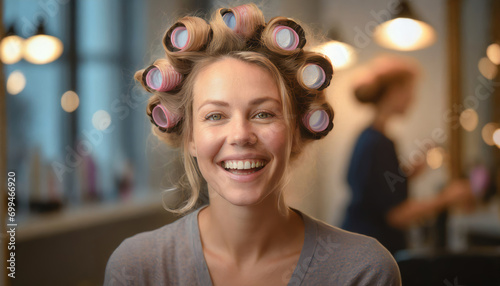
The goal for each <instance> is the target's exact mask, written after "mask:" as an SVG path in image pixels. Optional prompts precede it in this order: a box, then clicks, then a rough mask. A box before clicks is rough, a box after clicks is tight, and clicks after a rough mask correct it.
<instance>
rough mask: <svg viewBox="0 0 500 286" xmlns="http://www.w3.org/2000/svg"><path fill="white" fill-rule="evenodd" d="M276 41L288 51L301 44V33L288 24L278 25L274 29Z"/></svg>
mask: <svg viewBox="0 0 500 286" xmlns="http://www.w3.org/2000/svg"><path fill="white" fill-rule="evenodd" d="M273 40H274V43H275V44H276V45H277V46H278V47H280V48H282V49H283V50H286V51H293V50H295V49H296V48H297V47H298V46H299V35H298V34H297V32H295V30H294V29H292V28H290V27H287V26H277V27H276V28H274V30H273Z"/></svg>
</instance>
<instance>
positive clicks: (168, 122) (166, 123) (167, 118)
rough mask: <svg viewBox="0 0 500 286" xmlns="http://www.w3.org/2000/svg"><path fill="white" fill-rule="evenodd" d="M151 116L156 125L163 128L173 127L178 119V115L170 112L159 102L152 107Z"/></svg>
mask: <svg viewBox="0 0 500 286" xmlns="http://www.w3.org/2000/svg"><path fill="white" fill-rule="evenodd" d="M151 117H152V118H153V120H154V122H155V123H156V125H158V126H159V127H163V128H165V129H169V128H172V127H174V126H175V125H176V124H177V123H178V122H179V120H180V118H179V116H177V115H175V114H173V113H171V112H170V111H168V109H166V108H165V107H164V106H163V105H161V104H158V105H157V106H155V107H154V108H153V111H152V112H151Z"/></svg>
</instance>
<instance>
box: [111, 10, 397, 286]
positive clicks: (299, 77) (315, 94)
mask: <svg viewBox="0 0 500 286" xmlns="http://www.w3.org/2000/svg"><path fill="white" fill-rule="evenodd" d="M193 23H196V24H193ZM305 42H306V39H305V33H304V31H303V30H302V28H301V27H300V25H298V24H297V23H296V22H295V21H293V20H291V19H289V18H283V17H277V18H274V19H271V20H270V21H269V22H268V23H267V24H266V23H265V21H264V17H263V16H262V12H261V11H260V10H259V9H258V8H257V7H256V6H255V5H253V4H249V5H243V6H238V7H235V8H233V9H219V10H218V11H217V12H216V13H215V14H214V17H213V19H212V21H211V22H210V23H206V22H204V21H203V20H201V19H200V18H196V17H185V18H183V19H181V20H179V22H177V23H176V24H174V25H173V26H172V27H171V28H170V29H169V30H168V31H167V33H166V35H165V37H164V41H163V45H164V47H165V50H166V55H167V59H160V60H158V61H156V62H155V64H153V65H152V66H150V67H148V68H146V69H144V70H141V71H138V72H137V73H136V79H137V80H138V81H139V82H140V83H141V84H142V85H143V86H144V88H145V89H146V90H148V91H149V92H151V93H152V94H153V95H152V97H151V99H150V101H149V106H148V109H147V113H148V115H149V116H150V117H151V122H152V123H153V124H154V126H153V132H154V134H155V135H157V136H158V137H159V138H160V139H161V140H163V141H164V142H166V143H167V144H169V145H170V146H173V147H178V148H180V149H181V150H182V152H183V154H184V166H185V171H186V174H185V178H184V180H183V181H181V182H180V183H179V186H178V188H179V190H182V191H184V192H185V193H186V195H187V196H186V197H187V199H186V201H185V202H184V204H183V205H181V206H180V207H179V208H176V209H171V211H174V212H178V213H187V212H189V211H191V210H193V209H195V211H194V212H191V213H190V214H188V215H186V216H184V217H183V218H181V219H179V220H177V221H176V222H175V223H172V224H169V225H166V226H164V227H162V228H160V229H157V230H154V231H152V232H148V233H141V234H138V235H136V236H134V237H132V238H129V239H127V240H125V241H124V242H123V243H122V244H121V245H120V246H119V247H118V249H117V250H116V251H115V252H114V253H113V255H112V256H111V258H110V260H109V262H108V265H107V268H106V278H105V284H107V285H116V284H118V285H126V284H127V283H132V284H134V283H137V284H139V285H373V284H377V285H399V284H400V276H399V272H398V268H397V265H396V263H395V262H394V260H393V259H392V256H391V255H390V254H389V253H388V252H387V250H385V249H384V248H383V247H382V246H381V245H380V244H379V243H378V242H377V241H376V240H374V239H371V238H369V237H366V236H362V235H357V234H352V233H349V232H345V231H342V230H340V229H338V228H335V227H332V226H329V225H327V224H325V223H323V222H320V221H317V220H315V219H313V218H311V217H309V216H308V215H306V214H304V213H302V212H300V211H298V210H295V209H292V208H290V207H288V206H287V205H286V203H285V199H284V195H283V192H284V190H285V189H286V182H287V176H288V174H289V170H288V169H289V168H290V166H291V164H290V163H291V162H292V161H297V160H300V159H299V156H298V155H299V154H300V153H301V150H302V149H303V148H304V146H305V145H306V144H307V143H308V142H311V141H312V140H317V139H321V138H323V137H324V136H326V135H327V134H328V133H329V132H330V131H331V130H332V128H333V122H332V120H333V110H332V108H331V106H330V105H329V104H328V103H327V102H326V99H325V95H324V93H323V89H324V88H326V87H327V86H328V85H329V83H330V80H331V77H332V75H333V69H332V66H331V63H330V61H329V60H328V59H327V58H326V57H324V56H323V55H321V54H317V53H313V52H309V51H306V50H304V49H303V48H304V45H305ZM202 180H204V181H206V183H207V186H208V197H209V204H208V205H204V206H201V207H198V208H197V206H199V204H198V198H199V196H200V189H201V188H200V186H201V182H202Z"/></svg>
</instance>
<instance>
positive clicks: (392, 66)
mask: <svg viewBox="0 0 500 286" xmlns="http://www.w3.org/2000/svg"><path fill="white" fill-rule="evenodd" d="M353 74H354V80H353V92H354V96H355V97H356V99H357V100H358V101H359V102H361V103H370V104H377V103H378V102H379V101H380V100H381V99H382V98H383V97H384V95H385V94H387V92H388V91H389V90H390V88H391V87H393V86H397V85H401V84H404V83H406V82H408V81H414V80H415V79H416V78H417V77H418V76H419V74H420V68H419V65H418V63H417V62H416V61H415V60H413V59H410V58H408V57H403V56H396V55H387V54H386V55H381V56H378V57H376V58H374V59H373V60H372V61H370V62H369V63H368V64H366V65H365V66H362V67H360V68H359V69H358V71H357V72H354V73H353Z"/></svg>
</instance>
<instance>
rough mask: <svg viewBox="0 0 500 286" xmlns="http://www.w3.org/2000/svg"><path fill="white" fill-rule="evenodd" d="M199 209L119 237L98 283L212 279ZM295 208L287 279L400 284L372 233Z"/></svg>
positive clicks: (300, 282) (180, 282)
mask: <svg viewBox="0 0 500 286" xmlns="http://www.w3.org/2000/svg"><path fill="white" fill-rule="evenodd" d="M200 210H201V208H200V209H198V210H196V211H194V212H192V213H191V214H189V215H187V216H185V217H183V218H181V219H179V220H177V221H175V222H173V223H171V224H168V225H165V226H163V227H161V228H159V229H157V230H153V231H149V232H144V233H140V234H137V235H135V236H133V237H131V238H128V239H126V240H124V241H123V242H122V244H121V245H120V246H119V247H118V248H117V249H116V250H115V251H114V252H113V254H112V255H111V257H110V258H109V261H108V265H107V266H106V275H105V280H104V285H190V286H191V285H212V281H211V279H210V273H209V271H208V267H207V264H206V262H205V258H204V256H203V249H202V246H201V241H200V232H199V228H198V219H197V218H198V212H199V211H200ZM295 211H296V212H297V213H298V214H300V215H301V216H302V218H303V220H304V226H305V238H304V246H303V248H302V251H301V253H300V258H299V262H298V263H297V266H296V268H295V270H294V271H293V273H283V275H282V277H283V279H284V281H287V280H288V281H289V282H288V285H294V286H295V285H384V286H387V285H401V277H400V274H399V269H398V266H397V264H396V262H395V261H394V259H393V257H392V256H391V254H390V253H389V252H388V251H387V250H386V249H385V248H384V247H383V246H382V245H381V244H380V243H378V242H377V241H376V240H375V239H373V238H370V237H367V236H363V235H359V234H354V233H350V232H347V231H344V230H341V229H339V228H336V227H333V226H330V225H327V224H325V223H323V222H321V221H318V220H316V219H314V218H311V217H309V216H308V215H306V214H303V213H301V212H300V211H297V210H295ZM290 272H291V271H290Z"/></svg>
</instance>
